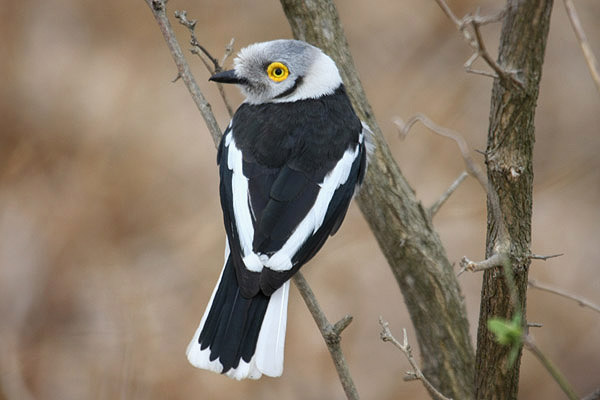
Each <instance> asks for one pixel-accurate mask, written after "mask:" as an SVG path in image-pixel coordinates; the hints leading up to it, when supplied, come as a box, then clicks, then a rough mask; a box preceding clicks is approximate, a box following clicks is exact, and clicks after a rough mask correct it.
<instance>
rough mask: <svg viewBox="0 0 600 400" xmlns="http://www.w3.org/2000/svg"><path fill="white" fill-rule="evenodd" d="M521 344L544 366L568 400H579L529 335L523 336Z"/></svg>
mask: <svg viewBox="0 0 600 400" xmlns="http://www.w3.org/2000/svg"><path fill="white" fill-rule="evenodd" d="M523 344H524V345H525V348H526V349H527V350H529V351H531V353H533V355H534V356H535V357H536V358H537V359H538V360H539V362H540V363H541V364H542V365H543V366H544V368H546V370H547V371H548V372H549V373H550V375H551V376H552V378H553V379H554V381H555V382H556V383H558V386H560V388H561V389H562V391H563V392H564V393H565V394H566V395H567V397H568V398H569V400H579V396H577V394H575V391H574V390H573V387H572V386H571V384H570V383H569V381H567V378H565V376H564V375H563V374H562V373H561V372H560V370H559V369H558V368H556V366H555V365H554V363H553V362H552V361H550V359H549V358H548V357H546V355H545V354H544V353H543V352H542V351H541V350H540V349H539V348H538V347H537V345H536V344H535V342H534V340H533V338H532V337H531V336H529V335H525V337H524V338H523Z"/></svg>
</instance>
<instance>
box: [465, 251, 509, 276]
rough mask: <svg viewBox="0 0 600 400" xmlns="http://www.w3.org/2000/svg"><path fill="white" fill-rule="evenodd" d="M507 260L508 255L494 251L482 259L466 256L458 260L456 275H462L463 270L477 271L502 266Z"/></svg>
mask: <svg viewBox="0 0 600 400" xmlns="http://www.w3.org/2000/svg"><path fill="white" fill-rule="evenodd" d="M507 261H508V255H507V254H505V253H494V255H492V256H491V257H489V258H486V259H485V260H483V261H471V260H469V259H468V258H467V257H463V258H462V259H461V260H460V264H459V265H460V267H461V268H460V270H459V271H458V274H457V275H458V276H460V275H462V274H463V272H465V271H470V272H479V271H485V270H487V269H492V268H496V267H502V266H503V265H504V264H505V263H506V262H507Z"/></svg>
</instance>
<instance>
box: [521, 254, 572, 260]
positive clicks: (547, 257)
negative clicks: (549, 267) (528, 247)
mask: <svg viewBox="0 0 600 400" xmlns="http://www.w3.org/2000/svg"><path fill="white" fill-rule="evenodd" d="M560 256H564V253H558V254H550V255H548V256H542V255H540V254H533V253H531V254H530V255H529V258H530V259H532V260H542V261H546V260H549V259H551V258H556V257H560Z"/></svg>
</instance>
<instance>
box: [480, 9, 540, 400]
mask: <svg viewBox="0 0 600 400" xmlns="http://www.w3.org/2000/svg"><path fill="white" fill-rule="evenodd" d="M507 7H508V11H507V15H506V17H505V19H504V22H503V25H502V33H501V38H500V50H499V55H498V64H499V65H500V66H502V67H503V68H504V69H505V70H508V71H511V70H512V71H518V77H519V79H521V80H522V82H523V84H524V89H521V88H518V87H517V86H516V85H512V84H510V82H509V81H507V80H500V79H496V80H495V82H494V87H493V91H492V101H491V109H490V125H489V131H488V144H487V151H486V164H487V168H488V181H489V186H490V190H491V191H493V192H495V193H497V195H498V196H497V197H498V202H499V207H500V211H501V216H502V219H503V224H502V222H500V223H499V221H496V220H495V216H494V213H493V212H492V205H491V202H490V196H488V229H487V244H486V257H490V256H492V255H494V254H496V253H497V252H498V251H507V252H508V254H507V255H508V257H509V260H510V264H511V265H510V266H511V269H512V275H513V277H514V279H513V280H514V288H511V284H510V279H508V280H507V279H505V277H504V274H503V272H502V268H500V267H498V268H495V269H491V270H487V271H485V272H484V277H483V287H482V292H481V309H480V319H479V328H478V332H477V354H476V368H475V390H476V398H478V399H486V400H489V399H516V398H517V392H518V383H519V371H520V358H521V357H520V354H519V356H518V358H517V361H516V362H515V364H514V365H512V366H510V367H508V366H507V363H506V359H507V355H508V353H509V351H510V347H508V346H503V345H500V344H498V343H497V342H496V341H495V340H494V337H493V335H492V334H491V333H490V332H489V330H488V328H487V321H488V319H489V318H492V317H500V318H506V319H511V318H512V316H513V315H514V314H515V312H517V311H519V312H520V313H521V315H522V316H523V318H524V317H525V306H526V292H527V273H528V268H529V264H530V257H529V255H530V249H529V246H530V243H531V209H532V188H533V160H532V156H533V144H534V140H535V137H534V116H535V107H536V102H537V97H538V92H539V82H540V78H541V71H542V65H543V61H544V51H545V47H546V39H547V36H548V28H549V25H550V14H551V10H552V0H508V2H507ZM492 195H493V193H492ZM501 225H504V226H505V227H506V234H502V232H501V229H500V226H501ZM505 236H508V237H505ZM499 249H500V250H499ZM511 290H515V293H516V295H517V296H516V297H517V298H516V299H511Z"/></svg>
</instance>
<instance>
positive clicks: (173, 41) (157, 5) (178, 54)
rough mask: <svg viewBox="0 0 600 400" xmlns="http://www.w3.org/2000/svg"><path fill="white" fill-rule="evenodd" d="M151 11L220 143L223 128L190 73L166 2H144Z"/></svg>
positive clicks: (210, 129) (213, 133)
mask: <svg viewBox="0 0 600 400" xmlns="http://www.w3.org/2000/svg"><path fill="white" fill-rule="evenodd" d="M144 1H145V2H146V4H148V7H150V10H152V15H154V18H155V19H156V22H157V23H158V26H159V28H160V31H161V32H162V34H163V37H164V39H165V41H166V42H167V46H168V47H169V51H170V52H171V56H172V57H173V60H174V61H175V65H177V71H178V76H180V77H181V79H182V80H183V82H184V83H185V86H186V87H187V89H188V91H189V92H190V95H191V96H192V99H193V100H194V103H196V107H197V108H198V111H200V114H201V115H202V118H204V121H205V122H206V126H207V127H208V130H209V131H210V134H211V136H212V138H213V141H214V143H215V145H217V144H218V143H219V140H220V139H221V128H219V124H218V123H217V120H216V119H215V116H214V114H213V113H212V109H211V107H210V104H209V103H208V101H206V99H205V97H204V95H203V94H202V92H201V91H200V87H198V84H197V83H196V80H195V79H194V76H193V75H192V72H191V71H190V66H189V65H188V63H187V61H186V59H185V57H184V56H183V52H182V51H181V46H179V43H178V42H177V38H176V37H175V33H174V32H173V28H172V27H171V23H170V22H169V19H168V18H167V14H166V8H165V1H164V0H144Z"/></svg>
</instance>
